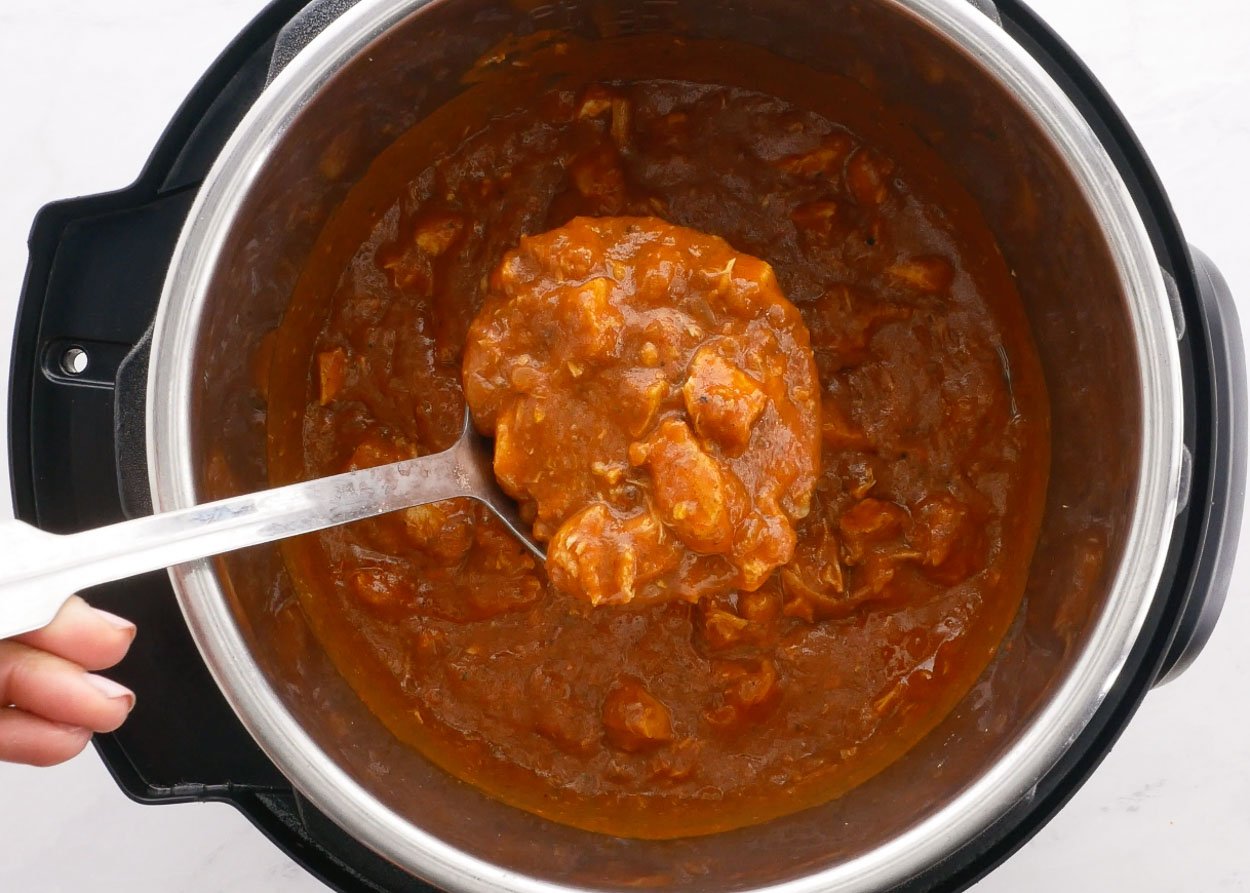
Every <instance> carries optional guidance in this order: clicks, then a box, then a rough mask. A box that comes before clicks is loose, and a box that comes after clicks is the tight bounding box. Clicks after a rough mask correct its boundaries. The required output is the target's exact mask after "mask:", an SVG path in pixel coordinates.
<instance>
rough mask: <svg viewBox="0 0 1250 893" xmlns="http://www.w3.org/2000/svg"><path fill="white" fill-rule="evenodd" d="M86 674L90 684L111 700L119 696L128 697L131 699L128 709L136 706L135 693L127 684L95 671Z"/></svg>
mask: <svg viewBox="0 0 1250 893" xmlns="http://www.w3.org/2000/svg"><path fill="white" fill-rule="evenodd" d="M85 675H86V679H87V682H88V684H90V685H91V687H92V688H94V689H95V690H96V691H98V692H99V693H100V694H102V695H104V697H106V698H108V699H109V700H110V701H113V700H116V699H118V698H126V699H128V700H129V701H130V707H129V708H127V709H133V708H134V706H135V693H134V692H132V691H131V690H130V689H128V688H126V686H124V685H121V684H119V683H117V682H114V681H113V680H112V679H108V678H106V677H104V676H97V675H96V674H95V673H87V674H85Z"/></svg>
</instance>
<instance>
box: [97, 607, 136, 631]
mask: <svg viewBox="0 0 1250 893" xmlns="http://www.w3.org/2000/svg"><path fill="white" fill-rule="evenodd" d="M92 610H93V611H95V612H96V613H97V614H99V615H100V617H101V618H103V619H104V621H105V622H106V623H108V625H109V626H111V627H113V628H114V629H125V630H130V631H132V632H133V631H134V630H135V629H136V627H135V625H134V624H133V623H131V622H130V621H129V620H127V619H126V618H125V617H118V616H117V615H116V614H110V613H109V612H108V611H102V610H100V609H99V608H93V609H92Z"/></svg>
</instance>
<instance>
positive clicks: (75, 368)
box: [61, 347, 91, 375]
mask: <svg viewBox="0 0 1250 893" xmlns="http://www.w3.org/2000/svg"><path fill="white" fill-rule="evenodd" d="M90 364H91V358H90V357H88V356H87V352H86V351H85V350H83V349H82V348H81V347H71V348H69V349H68V350H66V351H65V353H63V354H61V371H62V372H64V373H65V374H66V375H82V374H83V373H84V372H86V371H87V366H89V365H90Z"/></svg>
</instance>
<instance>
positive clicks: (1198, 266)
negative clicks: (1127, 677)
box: [1155, 245, 1247, 686]
mask: <svg viewBox="0 0 1250 893" xmlns="http://www.w3.org/2000/svg"><path fill="white" fill-rule="evenodd" d="M1189 252H1190V257H1191V259H1192V262H1193V266H1194V272H1195V274H1196V279H1197V282H1198V298H1199V311H1200V312H1199V314H1198V319H1197V320H1195V321H1194V322H1196V323H1197V324H1199V325H1201V326H1202V329H1203V333H1204V335H1205V336H1206V345H1207V355H1206V367H1207V375H1208V380H1207V381H1206V382H1202V381H1201V380H1200V381H1199V385H1200V386H1201V385H1203V384H1205V385H1206V386H1207V387H1208V388H1209V389H1210V399H1211V427H1210V431H1209V440H1208V441H1207V442H1203V441H1202V440H1196V442H1195V446H1196V447H1197V448H1198V450H1199V451H1200V452H1198V453H1195V455H1193V456H1192V459H1193V464H1194V465H1197V464H1198V463H1206V464H1207V465H1208V467H1209V475H1210V480H1211V491H1210V499H1209V501H1208V504H1207V505H1192V504H1191V505H1189V506H1187V510H1188V511H1189V512H1190V513H1196V514H1197V515H1198V517H1197V518H1196V519H1194V520H1191V522H1190V523H1196V524H1198V525H1200V527H1199V531H1200V532H1199V540H1198V544H1197V548H1196V550H1195V552H1194V562H1193V569H1192V571H1191V572H1190V576H1189V580H1188V581H1187V583H1186V592H1185V601H1184V607H1183V609H1182V612H1181V617H1180V620H1179V621H1178V623H1177V628H1176V636H1175V638H1173V640H1172V644H1171V646H1170V647H1169V649H1168V653H1167V656H1166V657H1165V658H1164V661H1163V665H1162V667H1161V668H1160V670H1159V675H1158V677H1157V679H1156V681H1155V685H1156V686H1158V685H1162V684H1164V683H1165V682H1170V681H1172V680H1173V679H1175V678H1176V677H1177V676H1179V675H1180V674H1181V673H1183V672H1184V671H1185V670H1186V669H1187V668H1188V667H1189V665H1190V664H1192V663H1193V662H1194V660H1195V658H1197V657H1198V654H1199V653H1200V652H1201V651H1202V649H1203V646H1205V645H1206V644H1207V640H1208V639H1210V638H1211V632H1212V630H1214V629H1215V622H1216V621H1217V620H1218V619H1219V616H1220V611H1221V609H1222V608H1223V607H1224V599H1225V598H1226V597H1227V595H1228V586H1229V580H1230V577H1231V576H1232V571H1233V559H1234V558H1235V556H1236V553H1237V543H1238V538H1239V536H1240V533H1241V517H1242V509H1243V507H1244V502H1245V495H1246V398H1247V389H1246V354H1245V346H1244V343H1243V340H1242V332H1241V323H1240V320H1239V319H1238V315H1237V306H1236V304H1235V303H1234V302H1233V296H1232V293H1231V292H1230V291H1229V288H1228V283H1227V282H1226V281H1225V280H1224V277H1223V276H1222V275H1221V274H1220V271H1219V269H1218V268H1217V267H1216V266H1215V264H1214V263H1213V262H1212V261H1211V259H1210V258H1209V257H1207V256H1206V255H1205V254H1203V253H1202V252H1201V251H1199V250H1198V249H1197V248H1195V247H1193V246H1192V245H1191V246H1189ZM1201 433H1203V432H1200V434H1201Z"/></svg>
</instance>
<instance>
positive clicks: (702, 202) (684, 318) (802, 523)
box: [269, 79, 1049, 838]
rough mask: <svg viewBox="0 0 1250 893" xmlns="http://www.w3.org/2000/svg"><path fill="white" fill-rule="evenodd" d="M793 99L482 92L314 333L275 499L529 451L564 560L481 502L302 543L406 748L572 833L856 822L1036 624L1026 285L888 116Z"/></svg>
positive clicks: (1043, 409)
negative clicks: (476, 435) (857, 794)
mask: <svg viewBox="0 0 1250 893" xmlns="http://www.w3.org/2000/svg"><path fill="white" fill-rule="evenodd" d="M780 80H782V79H779V81H780ZM782 92H783V91H782V90H781V88H780V87H779V89H778V94H779V95H766V94H763V93H759V92H752V91H751V90H747V89H745V88H743V87H739V86H734V85H725V84H716V83H705V82H695V81H693V80H656V79H650V80H648V79H638V80H632V81H615V82H611V83H593V84H591V85H589V86H586V82H585V79H582V80H580V81H578V80H577V79H564V80H561V79H554V80H552V81H550V82H546V83H545V86H544V87H543V89H536V90H534V91H532V92H528V93H525V94H524V95H523V96H516V97H513V98H514V99H515V101H514V102H508V101H505V100H506V99H508V94H507V93H506V91H503V92H500V93H498V94H496V95H495V97H494V99H493V100H492V101H490V102H478V103H477V104H470V103H469V102H468V101H467V100H466V102H465V103H464V104H462V105H461V106H459V107H456V102H457V101H453V103H452V104H451V106H452V107H451V108H450V111H448V112H447V116H446V117H445V118H444V119H442V120H444V121H455V122H456V124H455V126H454V127H446V128H444V129H443V130H442V131H441V133H442V136H441V137H440V138H439V139H433V138H431V136H430V132H431V131H430V129H429V128H431V127H433V126H434V124H433V123H428V122H427V123H426V124H422V125H418V126H417V128H416V129H415V130H414V132H413V135H410V136H409V137H402V138H400V139H399V140H398V141H397V142H396V144H395V146H394V147H393V148H392V150H390V151H389V152H388V153H387V154H386V155H384V156H383V157H382V158H380V159H379V161H378V162H377V163H375V165H374V167H373V169H371V171H370V172H369V173H368V174H367V175H366V176H365V178H364V179H363V180H362V181H361V182H360V184H358V185H357V186H356V187H355V191H354V192H353V194H352V196H351V197H349V199H348V201H347V202H346V203H345V205H344V206H343V209H342V210H341V211H340V212H339V214H338V215H337V217H336V219H335V220H334V221H333V222H332V223H331V225H330V226H329V227H327V230H326V232H325V233H324V234H323V236H322V244H321V245H320V246H319V248H318V249H317V251H316V252H314V254H315V256H316V257H317V258H319V259H318V260H317V261H316V263H315V264H313V265H311V266H310V272H309V273H308V274H306V276H305V280H304V281H303V282H302V283H301V287H300V289H301V290H300V291H299V292H297V295H296V297H295V299H294V300H293V303H292V310H291V311H290V312H289V313H288V319H287V321H286V322H284V324H283V329H282V331H280V332H279V335H278V340H277V346H276V347H275V350H274V354H273V356H274V359H273V365H272V369H271V370H270V374H269V380H270V382H271V384H270V395H271V396H270V408H269V419H270V421H269V425H270V474H271V477H272V478H273V480H274V483H284V482H287V481H290V480H295V479H301V478H310V477H314V476H321V475H327V474H332V473H336V472H340V471H343V470H345V469H350V468H360V467H365V466H369V465H375V464H380V463H384V462H389V461H394V460H398V459H401V458H406V457H410V456H415V455H421V454H426V453H430V452H435V451H438V450H440V449H443V448H446V447H447V446H449V445H450V444H451V443H452V442H453V441H454V439H455V437H456V435H457V433H458V431H459V428H460V425H461V421H462V419H463V416H464V412H465V405H466V400H465V398H466V395H467V397H468V400H469V404H470V406H471V408H472V409H473V411H474V416H475V420H476V422H477V424H478V425H479V427H481V428H482V430H484V431H488V432H492V433H493V434H494V436H495V437H496V469H497V472H498V475H499V477H500V480H501V482H502V483H503V484H504V486H505V487H506V488H507V489H508V490H509V492H511V493H512V494H513V495H514V496H516V497H517V498H518V499H519V500H520V501H521V502H522V505H523V507H524V511H525V512H526V514H527V517H528V518H529V519H530V520H531V521H532V522H533V524H534V528H535V531H536V533H537V534H538V535H539V536H540V537H541V538H542V539H544V540H546V541H547V542H548V547H549V556H550V559H549V562H548V566H547V567H545V568H544V567H542V566H540V565H539V564H538V563H537V562H536V561H535V560H534V559H533V558H532V557H531V556H530V555H529V554H528V553H527V552H526V551H525V550H524V549H523V548H522V547H521V546H520V545H519V544H518V543H517V542H516V541H515V540H514V539H512V538H511V537H510V536H509V535H508V534H507V532H506V531H505V530H504V529H503V528H502V526H501V525H499V524H498V523H497V522H495V521H494V520H493V519H492V518H491V517H490V516H489V515H488V513H487V512H486V511H485V510H484V509H481V508H479V507H476V506H475V505H474V504H473V503H471V502H469V501H464V500H457V501H450V502H446V503H440V504H437V505H432V506H425V507H422V508H418V509H412V510H409V511H406V512H400V513H396V514H395V515H391V516H386V517H383V518H379V519H375V520H371V521H367V522H362V523H359V524H355V525H351V526H348V527H344V528H339V529H334V530H329V531H325V532H323V533H319V534H315V535H312V536H309V537H304V538H301V539H300V540H297V541H293V542H291V543H288V544H287V545H286V546H285V547H284V548H285V550H286V551H285V556H286V560H287V564H288V567H289V569H290V571H291V573H292V576H293V578H294V580H295V582H296V584H297V588H298V590H299V593H300V600H301V605H302V608H303V610H304V612H305V613H306V615H307V616H308V618H309V621H310V624H311V626H312V629H313V630H314V633H315V634H316V635H317V637H318V638H319V640H320V641H321V643H322V644H323V645H324V647H325V648H326V650H327V652H328V653H329V654H330V656H331V657H332V658H333V659H334V660H335V662H336V664H337V665H338V667H339V668H340V670H341V672H342V673H343V675H344V677H345V678H346V679H347V680H348V681H349V683H350V684H351V685H352V686H353V687H354V688H355V690H356V691H357V692H358V693H359V695H360V697H361V698H362V699H363V700H364V701H365V702H366V703H367V704H368V705H369V706H370V708H371V709H372V710H373V711H374V712H375V713H376V714H377V716H378V717H379V718H380V719H381V720H382V721H383V722H384V723H385V724H386V725H387V726H388V727H389V728H390V729H391V730H392V731H393V732H394V733H395V735H397V736H398V737H399V738H400V739H402V740H403V741H405V742H407V743H408V744H410V745H411V746H413V747H415V748H417V749H419V750H420V751H421V752H422V753H424V754H426V755H427V756H428V757H429V758H430V759H432V760H434V761H435V762H436V763H438V764H439V765H441V766H442V767H444V768H445V769H446V770H447V771H448V772H451V773H452V774H454V775H456V776H458V777H459V778H461V779H463V780H465V781H466V782H468V783H470V784H472V785H475V786H477V787H478V788H480V789H481V790H483V791H485V792H486V793H488V794H490V795H491V796H494V797H497V798H499V799H502V800H504V801H506V802H508V803H511V804H514V805H516V806H518V807H520V808H522V809H526V810H529V811H531V812H534V813H537V814H539V815H541V816H545V817H548V818H551V819H553V820H556V821H560V822H564V823H567V824H571V825H575V826H578V827H581V828H586V829H590V830H594V831H599V832H603V833H607V834H614V835H620V836H635V837H648V838H666V837H680V836H686V835H693V834H706V833H713V832H716V831H720V830H725V829H729V828H735V827H741V826H744V825H748V824H751V823H755V822H761V821H765V820H768V819H770V818H773V817H777V816H780V815H784V814H787V813H791V812H794V811H796V810H799V809H802V808H805V807H808V806H811V805H814V804H818V803H821V802H825V801H827V800H829V799H831V798H833V797H836V796H838V795H839V794H841V793H843V792H845V791H846V790H849V789H850V788H851V787H853V786H855V785H857V784H859V783H861V782H862V781H864V780H865V779H867V778H869V777H871V776H872V775H874V774H876V773H877V772H879V771H881V770H882V769H883V768H884V767H886V766H888V765H889V764H890V763H891V762H893V761H894V760H896V759H898V757H900V756H901V755H902V754H903V753H905V752H906V751H907V749H908V748H910V747H911V746H912V745H913V744H915V743H916V742H917V741H918V740H920V738H922V737H923V736H924V735H925V734H926V733H927V732H929V731H930V730H931V729H932V728H933V727H934V726H935V725H936V724H937V723H938V722H939V721H940V720H941V719H942V718H943V717H944V716H945V715H946V714H947V713H948V712H949V711H950V710H951V708H952V707H953V705H954V704H955V703H956V702H958V700H959V699H960V698H962V697H963V695H964V694H965V693H966V692H967V691H968V689H969V688H970V686H971V685H972V684H973V682H974V681H975V679H976V678H977V676H978V675H979V674H980V673H981V672H982V670H983V669H984V668H985V666H986V665H987V663H988V661H989V660H990V659H991V657H992V655H993V654H994V650H995V648H996V647H997V644H998V642H999V641H1000V639H1001V638H1002V636H1003V634H1004V632H1005V630H1006V628H1007V626H1008V625H1009V624H1010V622H1011V619H1012V618H1013V616H1015V614H1016V611H1017V609H1018V607H1019V604H1020V599H1021V596H1022V593H1023V590H1024V585H1025V579H1026V576H1027V571H1028V566H1029V561H1030V558H1031V555H1032V550H1033V546H1034V542H1035V539H1036V536H1037V530H1038V524H1039V521H1040V514H1041V507H1042V501H1043V498H1044V494H1045V485H1046V469H1047V464H1048V455H1049V453H1048V450H1049V430H1048V418H1047V401H1046V395H1045V390H1044V386H1043V383H1042V379H1041V372H1040V368H1039V364H1038V361H1037V357H1036V355H1035V351H1034V348H1033V345H1032V342H1031V340H1030V337H1031V336H1030V334H1029V330H1028V326H1027V322H1026V318H1025V315H1024V312H1023V308H1022V307H1021V306H1020V300H1019V298H1018V296H1017V295H1016V292H1015V289H1014V287H1013V285H1012V280H1011V275H1010V273H1009V271H1008V269H1007V266H1006V263H1005V262H1004V260H1003V258H1002V257H1001V255H1000V254H999V253H998V250H997V248H996V246H995V244H994V241H993V238H992V236H991V235H990V233H989V232H988V230H987V229H986V226H985V224H984V223H983V221H982V220H981V217H980V215H979V213H978V212H977V209H976V207H975V205H974V204H973V203H972V201H971V199H970V198H969V197H968V196H967V195H966V194H965V193H964V192H963V191H962V190H961V189H960V188H959V187H958V185H957V183H956V181H955V178H954V177H953V176H952V175H951V173H950V172H948V171H946V170H944V169H943V168H942V166H941V164H940V162H938V161H937V160H936V158H935V156H934V155H932V153H930V152H929V151H928V150H927V149H926V147H924V146H923V145H922V144H920V143H919V142H918V141H917V140H916V139H915V138H914V137H913V136H909V135H908V134H907V132H906V131H905V129H903V128H901V127H892V126H886V125H884V124H881V125H880V126H878V124H877V123H874V122H877V121H881V120H885V116H886V113H885V112H884V111H882V110H880V109H877V108H876V107H874V106H872V105H871V100H870V99H869V98H867V97H866V94H864V93H863V91H859V90H857V89H856V88H855V87H854V86H853V85H845V84H843V85H834V86H833V87H828V86H822V90H821V95H822V96H826V97H829V96H833V97H834V99H832V100H830V101H828V102H826V103H824V104H823V105H821V104H818V103H815V102H813V103H802V104H801V103H800V102H799V101H797V99H798V98H801V97H796V98H794V99H788V98H782V96H781V95H780V94H781V93H782ZM423 128H425V130H424V131H423ZM449 134H450V136H449ZM319 290H320V292H319ZM321 292H324V297H323V298H321V299H318V298H317V297H316V296H317V295H318V294H319V293H321ZM309 308H315V311H314V309H309Z"/></svg>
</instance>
